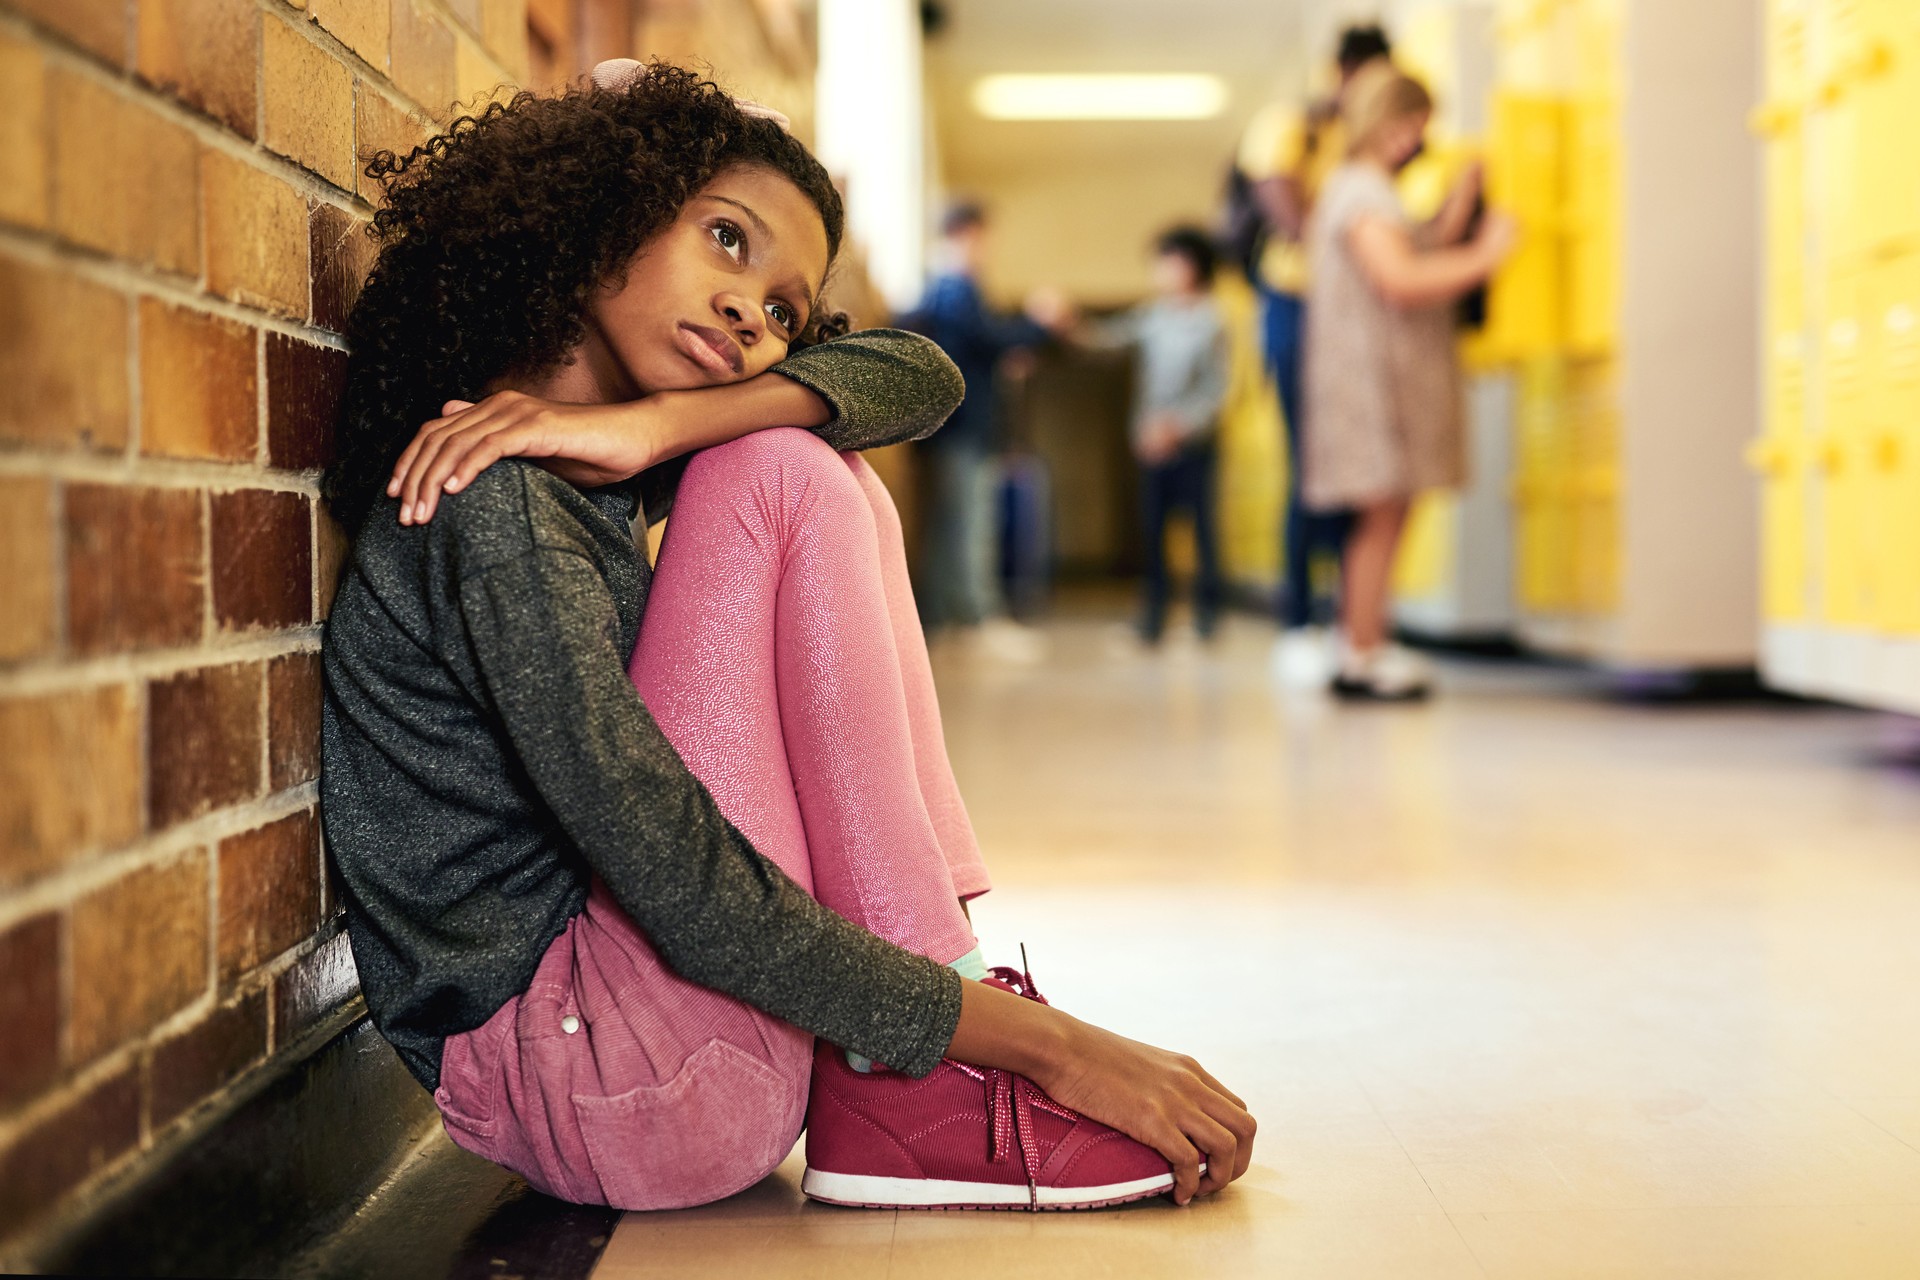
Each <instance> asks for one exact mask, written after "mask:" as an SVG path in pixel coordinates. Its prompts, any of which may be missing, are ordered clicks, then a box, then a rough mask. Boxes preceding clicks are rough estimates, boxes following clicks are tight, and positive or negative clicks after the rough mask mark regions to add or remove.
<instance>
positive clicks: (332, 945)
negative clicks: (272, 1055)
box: [273, 932, 360, 1050]
mask: <svg viewBox="0 0 1920 1280" xmlns="http://www.w3.org/2000/svg"><path fill="white" fill-rule="evenodd" d="M359 990H360V971H359V970H358V969H356V968H355V967H354V964H353V948H352V946H351V945H350V944H349V943H348V941H347V935H346V934H345V933H344V932H343V933H337V934H335V935H334V936H333V937H332V938H330V939H328V940H327V941H326V942H323V943H322V944H320V946H318V947H316V948H315V949H314V950H313V951H311V952H309V953H308V954H306V955H305V956H302V957H301V958H300V960H299V961H298V962H296V963H295V964H294V965H293V966H291V967H290V968H288V969H287V970H286V971H284V972H283V973H281V974H280V975H279V977H277V978H275V979H274V982H273V1044H274V1048H275V1049H276V1050H279V1049H284V1048H286V1047H287V1046H288V1045H289V1044H292V1043H293V1042H294V1041H295V1040H298V1039H299V1038H300V1037H301V1036H303V1035H305V1034H306V1033H307V1032H309V1031H311V1030H313V1028H314V1027H316V1026H318V1025H319V1024H320V1022H321V1021H322V1020H323V1019H325V1018H326V1016H327V1015H328V1014H330V1013H332V1012H333V1011H334V1010H335V1009H338V1008H339V1007H340V1006H342V1005H344V1004H346V1003H347V1002H348V1001H349V1000H351V999H353V997H354V996H355V995H356V994H358V992H359Z"/></svg>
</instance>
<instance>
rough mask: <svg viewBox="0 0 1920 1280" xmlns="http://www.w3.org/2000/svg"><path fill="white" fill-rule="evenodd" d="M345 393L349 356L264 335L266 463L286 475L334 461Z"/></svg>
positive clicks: (274, 335) (291, 340)
mask: <svg viewBox="0 0 1920 1280" xmlns="http://www.w3.org/2000/svg"><path fill="white" fill-rule="evenodd" d="M346 389H347V353H346V352H344V351H337V350H335V349H334V348H332V347H322V346H317V345H315V344H314V343H311V342H302V341H300V340H299V339H298V338H289V337H287V336H286V335H285V334H280V333H269V334H268V335H267V461H268V463H269V464H270V465H272V466H276V467H282V468H285V469H286V470H289V471H308V470H312V469H313V468H316V467H324V466H327V465H328V464H329V463H331V462H332V461H333V459H334V437H335V431H336V428H337V426H338V424H339V420H340V401H341V397H342V396H343V395H344V394H345V393H346Z"/></svg>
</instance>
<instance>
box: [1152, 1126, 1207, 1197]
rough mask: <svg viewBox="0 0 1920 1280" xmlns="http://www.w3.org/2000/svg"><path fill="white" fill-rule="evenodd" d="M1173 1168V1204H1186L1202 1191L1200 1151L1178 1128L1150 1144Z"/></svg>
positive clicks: (1170, 1130)
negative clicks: (1196, 1193)
mask: <svg viewBox="0 0 1920 1280" xmlns="http://www.w3.org/2000/svg"><path fill="white" fill-rule="evenodd" d="M1150 1145H1151V1146H1152V1147H1153V1149H1154V1150H1155V1151H1158V1152H1159V1153H1160V1154H1161V1155H1162V1156H1163V1157H1165V1159H1166V1161H1167V1163H1168V1164H1169V1165H1172V1166H1173V1202H1174V1203H1175V1204H1185V1203H1187V1202H1188V1201H1189V1200H1191V1199H1193V1197H1194V1193H1195V1192H1197V1191H1198V1190H1199V1189H1200V1151H1199V1149H1198V1148H1196V1147H1195V1146H1194V1145H1193V1143H1191V1142H1189V1141H1188V1140H1187V1135H1186V1134H1184V1133H1182V1132H1180V1130H1179V1129H1178V1128H1172V1129H1169V1130H1168V1131H1167V1133H1166V1135H1165V1136H1163V1137H1162V1138H1161V1139H1160V1140H1159V1141H1158V1142H1154V1143H1152V1144H1150Z"/></svg>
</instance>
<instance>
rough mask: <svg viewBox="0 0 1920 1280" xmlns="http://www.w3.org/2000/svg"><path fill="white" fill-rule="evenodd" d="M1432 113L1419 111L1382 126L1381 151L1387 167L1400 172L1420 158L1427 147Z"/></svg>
mask: <svg viewBox="0 0 1920 1280" xmlns="http://www.w3.org/2000/svg"><path fill="white" fill-rule="evenodd" d="M1430 114H1431V113H1429V112H1426V111H1419V112H1415V113H1414V114H1412V115H1406V116H1401V117H1400V118H1399V119H1397V120H1390V121H1388V122H1387V123H1386V124H1384V125H1382V126H1380V151H1381V155H1382V158H1383V159H1385V161H1386V163H1387V168H1389V169H1391V170H1393V171H1394V172H1395V173H1398V172H1399V171H1400V170H1402V169H1404V168H1406V167H1407V166H1408V165H1410V164H1412V163H1413V162H1414V161H1415V160H1416V159H1418V158H1419V155H1420V153H1421V152H1422V151H1424V150H1425V149H1426V145H1427V121H1428V118H1429V116H1430Z"/></svg>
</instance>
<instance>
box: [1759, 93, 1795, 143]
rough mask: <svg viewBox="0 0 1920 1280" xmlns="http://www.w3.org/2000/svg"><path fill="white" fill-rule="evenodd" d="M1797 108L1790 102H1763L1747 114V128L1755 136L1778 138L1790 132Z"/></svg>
mask: <svg viewBox="0 0 1920 1280" xmlns="http://www.w3.org/2000/svg"><path fill="white" fill-rule="evenodd" d="M1798 115H1799V111H1798V109H1797V108H1796V107H1795V106H1794V104H1793V103H1791V102H1784V101H1773V102H1763V103H1761V104H1760V105H1759V106H1757V107H1755V108H1754V109H1753V110H1752V111H1751V112H1749V113H1748V114H1747V129H1748V131H1749V132H1750V133H1752V134H1753V136H1754V137H1756V138H1778V137H1782V136H1784V135H1785V134H1787V133H1788V132H1790V131H1791V130H1792V128H1793V126H1794V124H1795V123H1796V121H1797V117H1798Z"/></svg>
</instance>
